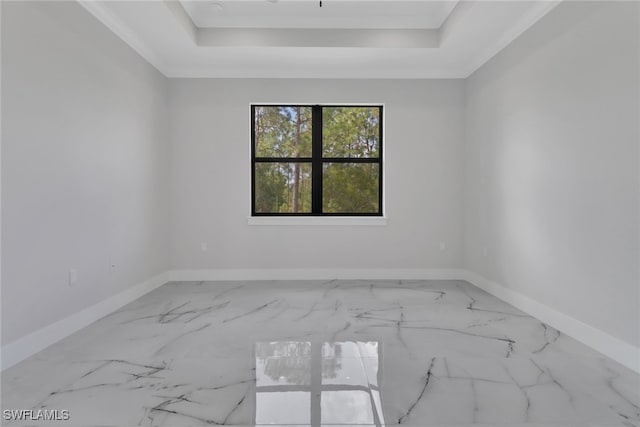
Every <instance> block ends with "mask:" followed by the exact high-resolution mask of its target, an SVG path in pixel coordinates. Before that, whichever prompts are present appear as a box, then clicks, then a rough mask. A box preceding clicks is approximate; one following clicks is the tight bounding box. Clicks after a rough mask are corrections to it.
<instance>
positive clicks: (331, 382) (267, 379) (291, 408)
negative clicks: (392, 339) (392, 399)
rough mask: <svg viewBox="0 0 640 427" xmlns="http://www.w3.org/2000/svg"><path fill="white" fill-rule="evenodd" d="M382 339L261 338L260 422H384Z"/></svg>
mask: <svg viewBox="0 0 640 427" xmlns="http://www.w3.org/2000/svg"><path fill="white" fill-rule="evenodd" d="M380 359H381V358H380V349H379V347H378V343H377V342H334V343H312V342H304V341H303V342H300V341H296V342H291V341H279V342H265V343H257V344H256V420H255V422H256V424H306V425H312V426H319V425H321V424H369V425H377V426H381V425H384V418H383V415H382V407H381V397H380V387H379V384H380V381H379V380H380V378H381V374H382V373H381V370H380V364H379V361H380Z"/></svg>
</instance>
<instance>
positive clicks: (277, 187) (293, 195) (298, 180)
mask: <svg viewBox="0 0 640 427" xmlns="http://www.w3.org/2000/svg"><path fill="white" fill-rule="evenodd" d="M255 190H256V194H255V210H256V212H257V213H278V212H280V213H285V212H287V213H304V212H311V163H256V175H255Z"/></svg>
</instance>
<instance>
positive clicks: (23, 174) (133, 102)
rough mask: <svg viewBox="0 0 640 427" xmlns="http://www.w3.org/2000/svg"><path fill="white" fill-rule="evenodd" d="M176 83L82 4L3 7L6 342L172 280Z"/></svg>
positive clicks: (4, 307)
mask: <svg viewBox="0 0 640 427" xmlns="http://www.w3.org/2000/svg"><path fill="white" fill-rule="evenodd" d="M166 85H167V83H166V79H165V78H164V77H163V76H162V75H161V74H159V73H158V72H157V71H156V70H155V69H154V68H153V67H151V66H150V65H149V64H148V63H146V62H145V61H144V60H142V59H141V58H140V57H139V56H138V55H137V54H136V53H135V52H133V51H132V50H131V49H130V48H129V47H128V46H127V45H125V43H124V42H123V41H121V40H120V39H119V38H117V37H116V36H115V35H114V34H113V33H111V31H109V30H108V29H107V28H106V27H104V26H103V25H102V24H101V23H99V22H98V21H97V20H95V19H94V18H93V17H92V16H91V15H90V14H88V13H87V12H86V11H85V10H84V9H83V8H82V7H81V6H79V5H78V4H77V3H76V2H2V125H3V126H2V151H3V153H2V247H3V251H2V267H3V268H2V343H3V344H6V343H9V342H12V341H13V340H15V339H17V338H19V337H21V336H23V335H26V334H28V333H30V332H32V331H34V330H37V329H39V328H42V327H44V326H46V325H48V324H50V323H53V322H55V321H57V320H60V319H62V318H64V317H66V316H68V315H70V314H73V313H76V312H78V311H80V310H81V309H83V308H86V307H88V306H90V305H92V304H94V303H97V302H99V301H102V300H104V299H105V298H107V297H109V296H111V295H114V294H116V293H118V292H120V291H122V290H125V289H127V288H128V287H130V286H131V285H134V284H136V283H138V282H141V281H144V280H147V279H149V278H151V277H152V276H154V275H156V274H157V273H160V272H162V271H165V270H166V268H167V265H168V242H167V240H168V239H167V237H168V233H167V232H166V230H167V229H168V227H169V225H168V214H167V211H168V205H167V203H168V200H169V199H168V196H167V188H168V182H167V181H168V176H169V175H168V148H169V146H168V136H167V135H168V132H167V121H168V120H167V111H166V110H167V108H166V102H167V87H166ZM111 263H115V264H116V272H115V273H111V272H110V264H111ZM70 268H76V269H77V270H78V272H79V282H78V284H77V286H75V287H69V285H68V272H69V269H70Z"/></svg>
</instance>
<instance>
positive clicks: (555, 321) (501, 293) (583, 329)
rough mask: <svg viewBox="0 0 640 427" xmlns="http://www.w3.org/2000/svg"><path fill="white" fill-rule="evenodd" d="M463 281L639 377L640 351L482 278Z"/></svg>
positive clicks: (468, 275) (471, 275) (470, 276)
mask: <svg viewBox="0 0 640 427" xmlns="http://www.w3.org/2000/svg"><path fill="white" fill-rule="evenodd" d="M460 278H461V279H463V280H466V281H467V282H469V283H471V284H473V285H475V286H477V287H478V288H480V289H482V290H484V291H486V292H488V293H490V294H491V295H493V296H495V297H497V298H500V299H501V300H503V301H505V302H507V303H509V304H511V305H513V306H514V307H517V308H519V309H520V310H522V311H524V312H525V313H527V314H529V315H531V316H533V317H535V318H536V319H538V320H541V321H542V322H544V323H546V324H548V325H550V326H552V327H554V328H556V329H557V330H559V331H561V332H562V333H564V334H567V335H568V336H570V337H572V338H574V339H576V340H578V341H580V342H582V343H583V344H585V345H588V346H589V347H591V348H593V349H595V350H596V351H599V352H600V353H602V354H604V355H605V356H608V357H610V358H611V359H613V360H615V361H616V362H618V363H620V364H622V365H624V366H626V367H627V368H629V369H631V370H633V371H635V372H637V373H639V374H640V348H638V347H635V346H633V345H631V344H629V343H627V342H625V341H622V340H621V339H619V338H616V337H614V336H612V335H609V334H608V333H606V332H604V331H601V330H600V329H597V328H595V327H593V326H591V325H588V324H586V323H584V322H582V321H580V320H577V319H574V318H573V317H571V316H568V315H566V314H564V313H561V312H560V311H558V310H555V309H553V308H551V307H549V306H547V305H545V304H542V303H540V302H538V301H536V300H534V299H532V298H530V297H528V296H526V295H523V294H521V293H519V292H517V291H514V290H512V289H508V288H506V287H504V286H502V285H500V284H498V283H495V282H492V281H491V280H488V279H486V278H485V277H482V276H480V275H479V274H476V273H473V272H471V271H463V276H462V277H460Z"/></svg>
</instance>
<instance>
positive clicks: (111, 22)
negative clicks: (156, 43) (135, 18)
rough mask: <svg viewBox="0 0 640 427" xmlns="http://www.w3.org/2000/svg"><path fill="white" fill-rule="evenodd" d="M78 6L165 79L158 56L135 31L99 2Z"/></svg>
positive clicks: (81, 0) (83, 0)
mask: <svg viewBox="0 0 640 427" xmlns="http://www.w3.org/2000/svg"><path fill="white" fill-rule="evenodd" d="M76 1H77V2H78V3H79V4H80V6H82V7H83V8H85V9H86V10H87V11H88V12H89V13H90V14H92V15H93V16H94V17H95V18H96V19H98V21H100V22H102V23H103V24H104V25H105V26H106V27H107V28H108V29H110V30H111V31H112V32H113V33H114V34H115V35H116V36H118V37H119V38H120V39H122V41H124V42H125V43H126V44H128V45H129V47H131V48H132V49H133V50H134V51H136V53H137V54H138V55H140V56H141V57H142V58H143V59H145V60H146V61H147V62H148V63H149V64H151V65H152V66H153V67H154V68H155V69H156V70H158V71H159V72H160V73H161V74H163V75H164V76H165V77H166V73H165V69H166V68H165V66H164V63H163V61H162V60H161V59H160V56H158V54H157V53H156V52H154V51H153V50H152V49H150V48H149V47H148V46H147V45H146V44H145V43H144V42H143V41H142V40H141V39H140V37H138V35H137V34H136V33H135V31H133V30H131V28H129V27H128V26H127V25H125V24H124V23H123V22H122V20H120V19H119V18H117V17H116V16H114V15H113V14H112V13H111V12H109V11H108V10H107V9H106V8H105V7H104V6H102V4H101V2H99V1H95V0H76Z"/></svg>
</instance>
